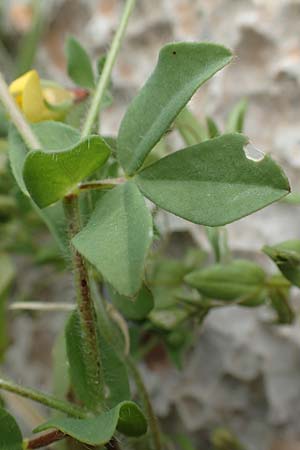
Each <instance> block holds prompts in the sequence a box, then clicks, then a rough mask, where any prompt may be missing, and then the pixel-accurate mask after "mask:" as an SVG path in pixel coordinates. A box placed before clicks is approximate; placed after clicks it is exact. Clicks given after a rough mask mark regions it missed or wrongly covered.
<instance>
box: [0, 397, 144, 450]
mask: <svg viewBox="0 0 300 450" xmlns="http://www.w3.org/2000/svg"><path fill="white" fill-rule="evenodd" d="M49 428H56V429H58V430H60V431H62V432H63V433H65V434H67V435H68V436H71V437H73V438H74V439H76V440H77V441H79V442H83V443H84V444H88V445H104V444H106V443H107V442H109V441H110V439H111V438H112V437H113V435H114V433H115V432H116V431H117V430H118V431H120V432H121V433H123V434H125V435H126V436H132V437H139V436H142V435H143V434H145V433H146V431H147V422H146V419H145V417H144V415H143V413H142V411H141V410H140V408H139V407H138V406H137V405H136V404H135V403H133V402H129V401H126V402H122V403H120V404H119V405H117V406H115V407H114V408H113V409H110V410H109V411H107V412H104V413H103V414H101V415H99V416H96V417H93V418H89V419H71V418H67V417H66V418H57V419H52V420H49V422H46V423H45V424H43V425H40V426H39V427H38V428H36V429H35V430H34V431H35V432H36V433H38V432H40V431H45V430H48V429H49ZM3 450H4V449H3Z"/></svg>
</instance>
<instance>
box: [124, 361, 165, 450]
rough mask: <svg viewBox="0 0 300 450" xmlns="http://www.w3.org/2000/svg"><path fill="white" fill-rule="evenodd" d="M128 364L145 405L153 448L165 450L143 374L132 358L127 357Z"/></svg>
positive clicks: (154, 449)
mask: <svg viewBox="0 0 300 450" xmlns="http://www.w3.org/2000/svg"><path fill="white" fill-rule="evenodd" d="M126 363H127V366H128V368H129V370H130V372H131V374H132V376H133V379H134V382H135V385H136V388H137V391H138V395H139V396H140V399H141V401H142V403H143V406H144V409H145V412H146V415H147V419H148V424H149V428H150V438H151V441H152V447H153V450H163V444H162V437H161V432H160V428H159V423H158V420H157V417H156V415H155V413H154V411H153V407H152V404H151V400H150V398H149V394H148V392H147V389H146V386H145V384H144V381H143V379H142V377H141V374H140V372H139V370H138V368H137V366H136V364H135V363H134V361H133V360H132V358H131V357H130V356H127V357H126Z"/></svg>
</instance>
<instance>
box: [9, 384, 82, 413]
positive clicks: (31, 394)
mask: <svg viewBox="0 0 300 450" xmlns="http://www.w3.org/2000/svg"><path fill="white" fill-rule="evenodd" d="M0 389H4V390H5V391H9V392H13V393H14V394H17V395H20V396H21V397H25V398H29V399H30V400H33V401H34V402H38V403H41V404H42V405H45V406H48V407H49V408H52V409H56V410H57V411H61V412H63V413H65V414H68V415H69V416H72V417H76V418H79V419H84V418H86V417H87V414H86V413H85V412H84V411H83V410H82V409H81V408H79V407H77V406H74V405H72V404H71V403H68V402H65V401H62V400H59V399H57V398H56V397H53V396H52V395H47V394H44V393H43V392H40V391H37V390H35V389H30V388H25V387H23V386H19V385H18V384H15V383H13V382H11V381H7V380H4V379H2V378H0Z"/></svg>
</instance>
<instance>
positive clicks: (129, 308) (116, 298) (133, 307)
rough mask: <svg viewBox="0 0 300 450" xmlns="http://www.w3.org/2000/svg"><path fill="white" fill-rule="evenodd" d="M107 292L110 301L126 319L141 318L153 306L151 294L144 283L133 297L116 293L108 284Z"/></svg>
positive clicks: (146, 314) (144, 316) (143, 317)
mask: <svg viewBox="0 0 300 450" xmlns="http://www.w3.org/2000/svg"><path fill="white" fill-rule="evenodd" d="M108 292H109V297H110V299H111V301H112V303H113V304H114V305H115V307H116V308H117V309H118V310H119V311H120V312H121V314H122V315H123V316H124V317H125V318H126V319H128V320H143V319H145V318H146V317H147V316H148V314H149V313H150V311H151V310H152V309H153V307H154V300H153V295H152V293H151V291H150V290H149V289H148V288H147V286H146V285H143V286H142V288H141V290H140V291H139V292H138V294H137V295H136V296H135V297H133V298H132V297H125V296H124V295H120V294H118V292H116V291H115V290H114V289H113V288H111V287H110V286H108Z"/></svg>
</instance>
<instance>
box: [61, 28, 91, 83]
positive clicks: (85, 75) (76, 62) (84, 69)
mask: <svg viewBox="0 0 300 450" xmlns="http://www.w3.org/2000/svg"><path fill="white" fill-rule="evenodd" d="M66 54H67V65H68V74H69V77H70V78H71V79H72V80H73V81H74V83H75V84H77V85H78V86H82V87H84V88H87V89H94V87H95V79H94V71H93V67H92V63H91V60H90V57H89V55H88V54H87V52H86V51H85V49H84V48H83V47H82V45H81V44H80V43H79V42H78V41H77V39H75V38H74V37H72V36H70V37H69V38H68V39H67V44H66Z"/></svg>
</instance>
